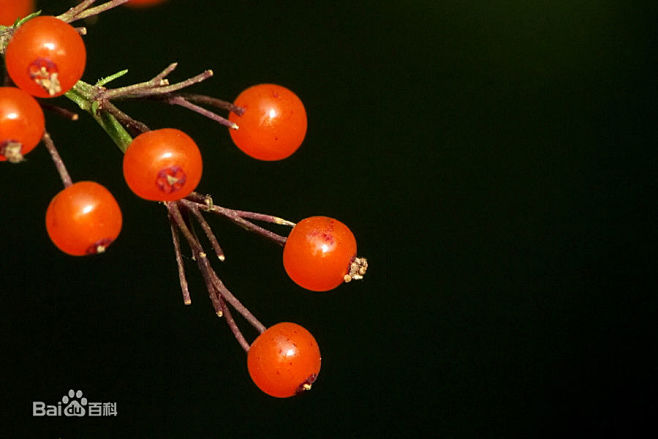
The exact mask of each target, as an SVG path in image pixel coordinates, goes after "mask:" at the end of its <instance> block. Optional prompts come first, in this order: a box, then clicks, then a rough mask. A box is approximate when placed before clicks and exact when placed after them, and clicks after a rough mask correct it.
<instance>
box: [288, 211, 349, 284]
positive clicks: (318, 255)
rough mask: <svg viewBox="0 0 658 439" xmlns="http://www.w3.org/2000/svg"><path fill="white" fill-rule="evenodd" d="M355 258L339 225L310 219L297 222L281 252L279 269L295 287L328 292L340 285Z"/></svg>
mask: <svg viewBox="0 0 658 439" xmlns="http://www.w3.org/2000/svg"><path fill="white" fill-rule="evenodd" d="M355 257H356V239H355V238H354V235H353V234H352V232H351V231H350V229H349V228H348V227H347V226H346V225H345V224H343V223H341V222H340V221H338V220H336V219H333V218H328V217H326V216H313V217H310V218H306V219H303V220H302V221H300V222H298V223H297V225H296V226H295V227H294V228H293V229H292V231H291V232H290V235H289V236H288V239H287V240H286V244H285V246H284V248H283V266H284V268H285V269H286V273H288V276H290V279H292V280H293V281H294V282H295V283H296V284H297V285H299V286H301V287H302V288H306V289H307V290H311V291H329V290H332V289H334V288H336V287H337V286H338V285H340V284H341V283H343V281H344V280H345V276H346V275H347V274H348V273H349V271H350V265H351V263H352V261H353V260H354V258H355Z"/></svg>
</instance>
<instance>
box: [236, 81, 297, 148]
mask: <svg viewBox="0 0 658 439" xmlns="http://www.w3.org/2000/svg"><path fill="white" fill-rule="evenodd" d="M234 104H235V105H236V106H238V107H241V108H243V109H244V113H242V115H238V114H236V113H233V112H232V113H230V115H229V120H230V121H231V122H233V123H235V124H237V125H238V127H239V128H238V129H237V130H230V131H229V133H230V134H231V138H232V139H233V143H235V145H236V146H237V147H238V148H240V150H242V152H244V153H245V154H247V155H248V156H251V157H253V158H256V159H259V160H268V161H272V160H282V159H285V158H286V157H289V156H290V155H292V154H293V153H294V152H295V151H297V149H298V148H299V147H300V145H301V144H302V142H303V141H304V137H305V136H306V128H307V121H306V110H305V109H304V104H303V103H302V101H301V100H300V99H299V97H297V95H296V94H295V93H293V92H292V91H290V90H288V89H287V88H285V87H282V86H280V85H275V84H259V85H254V86H252V87H249V88H248V89H246V90H244V91H243V92H242V93H240V95H238V97H237V98H236V99H235V102H234Z"/></svg>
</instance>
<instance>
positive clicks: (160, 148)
mask: <svg viewBox="0 0 658 439" xmlns="http://www.w3.org/2000/svg"><path fill="white" fill-rule="evenodd" d="M202 170H203V162H202V160H201V152H199V148H198V147H197V146H196V143H194V140H192V138H191V137H190V136H188V135H187V134H185V133H184V132H182V131H180V130H177V129H174V128H163V129H160V130H154V131H147V132H145V133H142V134H140V135H139V136H137V137H135V139H134V140H133V141H132V143H131V144H130V146H129V147H128V149H127V150H126V154H125V155H124V157H123V176H124V178H125V179H126V183H128V186H129V187H130V189H131V190H132V191H133V192H134V193H135V194H136V195H138V196H140V197H142V198H144V199H146V200H153V201H175V200H180V199H181V198H184V197H186V196H187V195H189V194H190V192H192V191H193V190H194V189H195V188H196V187H197V185H198V184H199V181H200V180H201V174H202Z"/></svg>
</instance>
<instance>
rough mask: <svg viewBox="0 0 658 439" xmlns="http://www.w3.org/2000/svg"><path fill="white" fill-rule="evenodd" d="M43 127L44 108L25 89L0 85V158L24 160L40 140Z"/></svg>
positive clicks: (11, 160)
mask: <svg viewBox="0 0 658 439" xmlns="http://www.w3.org/2000/svg"><path fill="white" fill-rule="evenodd" d="M44 129H45V120H44V117H43V111H42V110H41V106H40V105H39V103H38V102H37V101H36V100H35V99H34V98H33V97H32V96H30V95H29V94H28V93H26V92H24V91H23V90H21V89H19V88H15V87H0V161H5V160H8V161H10V162H13V163H17V162H20V161H21V160H23V156H24V155H25V154H27V153H28V152H30V151H32V150H33V149H34V148H35V147H36V146H37V145H38V144H39V142H40V141H41V138H42V137H43V133H44Z"/></svg>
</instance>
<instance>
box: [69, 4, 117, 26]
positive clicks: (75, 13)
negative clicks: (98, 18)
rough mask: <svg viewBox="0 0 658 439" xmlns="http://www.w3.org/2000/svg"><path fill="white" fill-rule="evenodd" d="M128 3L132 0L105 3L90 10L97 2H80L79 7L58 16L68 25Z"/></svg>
mask: <svg viewBox="0 0 658 439" xmlns="http://www.w3.org/2000/svg"><path fill="white" fill-rule="evenodd" d="M128 1H130V0H110V1H108V2H105V3H103V4H102V5H98V6H96V7H93V8H90V6H91V5H92V4H94V3H95V2H96V0H84V1H83V2H80V3H79V4H78V5H76V6H74V7H72V8H71V9H69V10H68V11H66V12H64V13H63V14H60V15H58V16H57V18H59V19H60V20H62V21H65V22H67V23H71V22H73V21H77V20H82V19H83V18H88V17H92V16H94V15H98V14H100V13H102V12H105V11H108V10H110V9H112V8H116V7H117V6H120V5H122V4H124V3H127V2H128Z"/></svg>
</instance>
